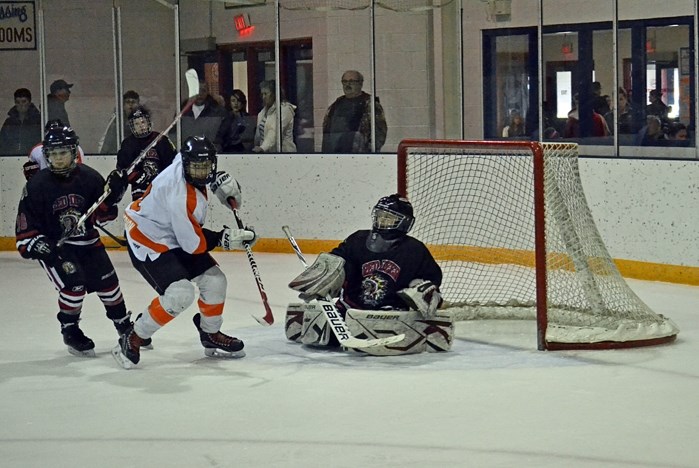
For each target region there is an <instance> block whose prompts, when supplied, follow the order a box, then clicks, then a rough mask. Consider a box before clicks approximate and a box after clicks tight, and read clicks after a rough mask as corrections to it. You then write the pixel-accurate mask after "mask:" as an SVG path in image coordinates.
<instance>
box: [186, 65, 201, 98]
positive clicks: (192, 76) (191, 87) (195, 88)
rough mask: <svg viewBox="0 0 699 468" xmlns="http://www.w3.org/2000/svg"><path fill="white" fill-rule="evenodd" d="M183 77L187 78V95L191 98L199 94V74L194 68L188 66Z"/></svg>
mask: <svg viewBox="0 0 699 468" xmlns="http://www.w3.org/2000/svg"><path fill="white" fill-rule="evenodd" d="M184 78H185V80H187V91H188V92H189V94H188V96H187V97H189V98H193V97H194V96H196V95H197V94H199V75H197V71H196V70H195V69H193V68H190V69H189V70H187V71H186V72H185V73H184Z"/></svg>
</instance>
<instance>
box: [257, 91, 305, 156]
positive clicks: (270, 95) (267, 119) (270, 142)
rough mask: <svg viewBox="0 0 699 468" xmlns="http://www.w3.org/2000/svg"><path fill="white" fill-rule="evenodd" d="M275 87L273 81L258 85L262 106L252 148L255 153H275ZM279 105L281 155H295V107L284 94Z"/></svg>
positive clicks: (276, 116)
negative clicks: (280, 115) (280, 110)
mask: <svg viewBox="0 0 699 468" xmlns="http://www.w3.org/2000/svg"><path fill="white" fill-rule="evenodd" d="M275 87H276V84H275V82H274V80H268V81H263V82H262V83H260V95H261V96H262V104H263V105H264V106H263V108H262V110H261V111H260V113H259V114H257V128H256V129H255V146H254V147H253V148H252V150H253V151H254V152H255V153H274V152H276V151H277V125H278V124H279V117H278V115H277V103H276V91H275ZM280 103H281V108H282V132H281V133H282V144H281V148H282V153H295V152H296V144H295V143H294V116H295V115H296V106H294V105H293V104H291V103H289V101H287V100H286V98H285V97H284V93H282V95H281V96H280Z"/></svg>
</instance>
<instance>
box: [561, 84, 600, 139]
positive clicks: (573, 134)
mask: <svg viewBox="0 0 699 468" xmlns="http://www.w3.org/2000/svg"><path fill="white" fill-rule="evenodd" d="M607 135H609V129H608V128H607V122H606V121H605V120H604V118H603V117H602V116H601V115H599V114H598V113H597V112H595V110H594V109H592V135H590V136H593V137H601V136H607ZM563 136H564V137H565V138H580V101H579V97H578V93H575V95H573V108H572V109H571V110H570V112H568V120H567V121H566V128H565V130H564V133H563Z"/></svg>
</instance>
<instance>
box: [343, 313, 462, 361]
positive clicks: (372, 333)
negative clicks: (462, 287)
mask: <svg viewBox="0 0 699 468" xmlns="http://www.w3.org/2000/svg"><path fill="white" fill-rule="evenodd" d="M345 321H346V322H347V327H348V328H349V330H350V332H351V333H352V334H353V335H354V336H357V337H361V338H383V337H386V336H391V335H399V334H401V333H403V334H405V338H404V339H403V340H402V341H399V342H398V343H395V344H392V345H389V346H375V347H372V348H363V349H349V351H350V352H353V353H359V354H370V355H372V356H398V355H401V354H415V353H421V352H423V351H427V352H441V351H449V350H450V349H451V345H452V342H453V341H454V320H453V318H452V316H451V314H449V313H439V312H438V313H437V314H435V315H434V317H431V318H429V319H425V318H423V317H422V314H421V313H420V312H418V311H415V310H409V311H396V310H389V311H384V310H357V309H349V310H348V311H347V315H346V316H345Z"/></svg>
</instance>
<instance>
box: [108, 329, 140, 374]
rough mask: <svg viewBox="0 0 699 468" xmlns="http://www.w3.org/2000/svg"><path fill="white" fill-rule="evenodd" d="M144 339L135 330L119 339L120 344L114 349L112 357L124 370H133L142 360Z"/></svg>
mask: <svg viewBox="0 0 699 468" xmlns="http://www.w3.org/2000/svg"><path fill="white" fill-rule="evenodd" d="M144 341H145V340H144V339H143V338H141V337H140V336H138V335H137V334H136V332H135V331H134V329H133V328H131V329H130V330H129V331H128V332H126V333H125V334H123V335H121V336H120V337H119V344H118V345H116V346H115V347H114V348H112V356H114V359H115V360H116V362H118V363H119V365H120V366H121V367H123V368H124V369H133V368H134V367H136V364H138V361H139V360H140V359H141V354H140V351H141V347H142V346H143V343H144Z"/></svg>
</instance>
